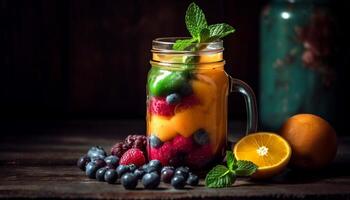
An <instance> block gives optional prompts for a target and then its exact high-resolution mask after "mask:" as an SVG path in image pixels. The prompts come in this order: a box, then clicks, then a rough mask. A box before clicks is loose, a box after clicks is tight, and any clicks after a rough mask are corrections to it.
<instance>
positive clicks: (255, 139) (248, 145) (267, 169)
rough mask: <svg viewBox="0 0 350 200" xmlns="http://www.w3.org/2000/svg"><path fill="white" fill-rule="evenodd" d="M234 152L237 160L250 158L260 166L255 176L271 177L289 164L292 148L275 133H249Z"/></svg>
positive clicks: (237, 144) (236, 146) (235, 147)
mask: <svg viewBox="0 0 350 200" xmlns="http://www.w3.org/2000/svg"><path fill="white" fill-rule="evenodd" d="M233 152H234V154H235V156H236V158H237V160H249V161H252V162H253V163H255V164H256V165H257V166H258V170H257V172H256V173H255V174H253V176H252V177H253V178H270V177H272V176H274V175H277V174H278V173H280V172H281V171H282V170H283V169H284V168H285V167H286V165H287V164H288V162H289V160H290V156H291V148H290V146H289V144H288V142H287V141H286V140H284V139H283V138H282V137H281V136H279V135H277V134H274V133H267V132H261V133H254V134H249V135H247V136H245V137H243V138H242V139H241V140H239V141H238V142H237V143H236V145H235V146H234V149H233Z"/></svg>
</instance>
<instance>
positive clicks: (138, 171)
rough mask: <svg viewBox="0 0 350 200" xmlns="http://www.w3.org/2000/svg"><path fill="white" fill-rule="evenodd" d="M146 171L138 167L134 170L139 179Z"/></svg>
mask: <svg viewBox="0 0 350 200" xmlns="http://www.w3.org/2000/svg"><path fill="white" fill-rule="evenodd" d="M145 173H146V172H145V171H144V170H143V169H136V170H135V171H134V174H135V176H136V177H137V178H138V179H141V178H142V177H143V175H144V174H145Z"/></svg>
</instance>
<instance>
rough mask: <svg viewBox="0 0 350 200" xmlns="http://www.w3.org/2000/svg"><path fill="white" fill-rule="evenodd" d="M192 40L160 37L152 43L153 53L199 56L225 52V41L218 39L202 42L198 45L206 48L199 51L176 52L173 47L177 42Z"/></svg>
mask: <svg viewBox="0 0 350 200" xmlns="http://www.w3.org/2000/svg"><path fill="white" fill-rule="evenodd" d="M184 39H191V38H190V37H160V38H156V39H154V40H153V41H152V50H151V52H158V53H159V52H162V53H176V54H198V53H216V52H222V51H223V50H224V47H223V41H222V40H221V39H217V40H215V41H212V42H201V43H197V44H196V45H200V46H203V47H205V48H203V49H200V50H198V51H191V50H181V51H179V50H174V49H173V45H174V44H175V42H176V41H177V40H184Z"/></svg>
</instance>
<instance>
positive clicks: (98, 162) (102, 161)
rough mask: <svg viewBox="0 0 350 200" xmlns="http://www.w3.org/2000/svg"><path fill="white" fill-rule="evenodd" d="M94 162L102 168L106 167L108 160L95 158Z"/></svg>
mask: <svg viewBox="0 0 350 200" xmlns="http://www.w3.org/2000/svg"><path fill="white" fill-rule="evenodd" d="M92 162H94V163H95V164H96V166H97V168H98V169H100V168H102V167H105V166H106V165H107V164H106V162H105V161H104V160H103V159H100V158H98V159H96V160H93V161H92Z"/></svg>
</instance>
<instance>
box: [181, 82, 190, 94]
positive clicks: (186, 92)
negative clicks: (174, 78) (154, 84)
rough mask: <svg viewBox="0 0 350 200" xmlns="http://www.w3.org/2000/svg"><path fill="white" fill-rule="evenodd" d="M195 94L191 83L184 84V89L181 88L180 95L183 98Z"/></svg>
mask: <svg viewBox="0 0 350 200" xmlns="http://www.w3.org/2000/svg"><path fill="white" fill-rule="evenodd" d="M192 93H193V89H192V86H191V84H189V83H184V84H183V85H182V87H181V88H180V94H181V95H182V96H189V95H191V94H192Z"/></svg>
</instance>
